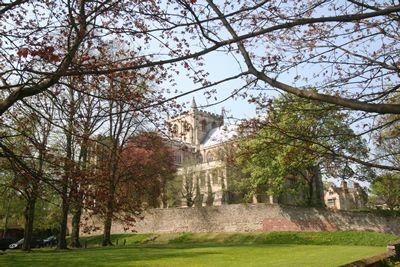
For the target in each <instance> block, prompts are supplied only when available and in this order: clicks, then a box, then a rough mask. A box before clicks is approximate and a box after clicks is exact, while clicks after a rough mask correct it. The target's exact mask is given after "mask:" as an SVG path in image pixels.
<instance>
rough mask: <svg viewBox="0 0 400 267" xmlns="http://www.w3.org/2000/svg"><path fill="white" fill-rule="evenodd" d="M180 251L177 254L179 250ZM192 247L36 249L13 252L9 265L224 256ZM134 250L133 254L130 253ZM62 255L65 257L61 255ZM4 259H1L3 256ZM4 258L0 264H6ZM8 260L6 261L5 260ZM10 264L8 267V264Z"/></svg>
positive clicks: (116, 263) (120, 263) (118, 263)
mask: <svg viewBox="0 0 400 267" xmlns="http://www.w3.org/2000/svg"><path fill="white" fill-rule="evenodd" d="M178 247H179V248H180V249H179V251H176V249H177V248H178ZM190 249H191V247H182V246H175V247H173V246H167V247H165V246H164V247H162V246H156V247H135V246H129V247H105V248H88V249H74V250H70V251H56V250H35V251H33V252H31V253H25V252H22V251H19V252H15V251H13V252H10V253H5V254H4V255H3V256H5V257H7V258H8V259H7V261H6V262H5V264H6V265H5V266H13V267H15V266H78V267H79V266H82V267H84V266H85V267H86V266H105V265H107V266H110V265H111V266H131V265H132V264H139V265H140V262H149V261H154V260H168V259H172V258H179V259H182V258H187V259H190V258H197V257H202V256H206V255H216V254H221V253H219V252H215V251H190ZM127 250H130V251H127ZM61 254H62V255H61ZM3 256H1V257H3ZM1 257H0V265H1V266H3V265H2V263H3V264H4V262H2V261H1V260H2V259H1ZM3 259H4V258H3ZM8 263H9V264H10V265H7V264H8Z"/></svg>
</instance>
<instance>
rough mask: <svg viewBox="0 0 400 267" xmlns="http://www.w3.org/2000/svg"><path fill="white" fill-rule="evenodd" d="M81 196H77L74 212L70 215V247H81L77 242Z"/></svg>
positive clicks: (80, 215)
mask: <svg viewBox="0 0 400 267" xmlns="http://www.w3.org/2000/svg"><path fill="white" fill-rule="evenodd" d="M81 199H82V198H81V197H78V200H77V203H76V205H75V210H74V214H73V216H72V230H71V247H73V248H80V247H82V245H81V243H80V242H79V231H80V223H81V217H82V200H81Z"/></svg>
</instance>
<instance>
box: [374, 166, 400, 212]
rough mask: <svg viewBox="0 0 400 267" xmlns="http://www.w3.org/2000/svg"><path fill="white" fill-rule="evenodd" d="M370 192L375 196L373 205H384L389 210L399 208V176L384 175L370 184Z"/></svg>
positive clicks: (392, 174) (393, 174)
mask: <svg viewBox="0 0 400 267" xmlns="http://www.w3.org/2000/svg"><path fill="white" fill-rule="evenodd" d="M371 191H372V193H373V194H375V195H376V199H375V200H376V202H377V203H375V204H379V202H381V203H383V204H386V205H387V207H388V208H389V209H390V210H395V209H399V208H400V174H398V173H386V174H383V175H381V176H378V177H377V178H376V179H375V180H374V181H373V182H372V183H371Z"/></svg>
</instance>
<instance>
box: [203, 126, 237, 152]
mask: <svg viewBox="0 0 400 267" xmlns="http://www.w3.org/2000/svg"><path fill="white" fill-rule="evenodd" d="M238 128H239V126H238V125H236V124H231V125H222V126H220V127H217V128H214V129H211V130H210V131H209V132H208V133H207V135H206V136H205V137H204V139H203V141H202V142H201V144H202V145H203V146H204V147H210V146H214V145H218V144H220V143H223V142H227V141H230V140H232V139H235V138H237V137H238V135H239V134H238Z"/></svg>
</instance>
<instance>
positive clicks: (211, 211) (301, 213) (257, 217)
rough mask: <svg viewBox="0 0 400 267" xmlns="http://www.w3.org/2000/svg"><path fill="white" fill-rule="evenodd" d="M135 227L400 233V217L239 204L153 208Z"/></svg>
mask: <svg viewBox="0 0 400 267" xmlns="http://www.w3.org/2000/svg"><path fill="white" fill-rule="evenodd" d="M135 230H136V231H137V232H139V233H149V232H151V233H177V232H249V231H334V230H360V231H361V230H364V231H376V232H387V233H392V234H397V235H400V218H399V217H381V216H377V215H374V214H371V213H368V212H350V211H330V210H326V209H316V208H303V207H292V206H279V205H270V204H236V205H222V206H218V207H202V208H170V209H152V210H149V211H147V212H146V213H145V214H144V219H143V220H142V221H139V222H138V223H137V225H136V228H135ZM123 232H124V227H123V225H122V224H119V223H117V222H115V223H114V224H113V227H112V233H123ZM98 233H100V231H98ZM92 234H93V233H92Z"/></svg>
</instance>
